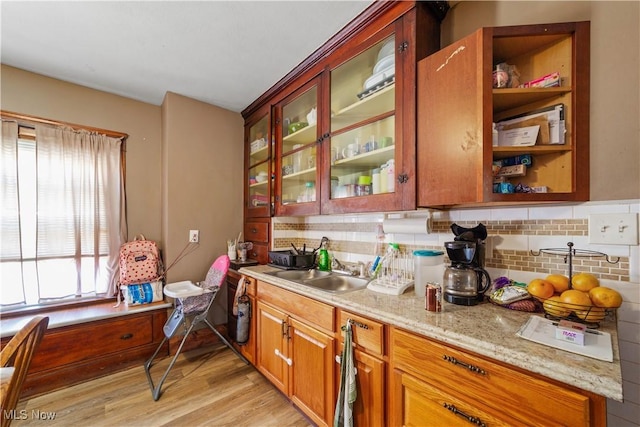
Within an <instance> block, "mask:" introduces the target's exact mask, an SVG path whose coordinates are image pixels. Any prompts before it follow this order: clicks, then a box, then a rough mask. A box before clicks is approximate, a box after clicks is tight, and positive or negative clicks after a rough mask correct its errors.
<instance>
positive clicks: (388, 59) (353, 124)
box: [322, 20, 415, 213]
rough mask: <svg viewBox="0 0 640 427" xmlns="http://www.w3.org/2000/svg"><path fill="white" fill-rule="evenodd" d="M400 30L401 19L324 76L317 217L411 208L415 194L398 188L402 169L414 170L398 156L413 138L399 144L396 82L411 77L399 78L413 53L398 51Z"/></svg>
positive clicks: (402, 180) (403, 175)
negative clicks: (323, 128) (325, 100)
mask: <svg viewBox="0 0 640 427" xmlns="http://www.w3.org/2000/svg"><path fill="white" fill-rule="evenodd" d="M400 28H401V20H399V21H398V22H397V23H395V24H392V25H390V26H388V27H386V28H385V29H384V30H382V31H380V32H379V33H378V34H376V36H375V37H373V38H372V39H369V40H367V42H365V43H364V44H362V45H361V46H359V48H358V49H355V51H357V52H358V53H357V54H355V55H352V56H350V57H348V58H343V59H341V60H339V61H336V62H335V63H334V64H335V65H332V67H331V69H330V71H329V81H330V89H329V91H328V92H329V95H328V96H329V100H330V101H329V110H328V111H326V114H327V115H328V116H327V122H328V123H329V135H330V138H327V139H324V140H323V141H322V146H323V154H324V159H326V161H325V165H326V167H325V170H326V174H325V175H323V184H324V185H323V190H325V191H323V193H322V213H346V212H365V211H380V210H394V209H398V210H399V209H412V208H414V207H415V192H414V193H413V194H403V190H405V188H400V185H403V184H404V183H405V182H406V180H405V179H406V172H407V170H410V171H411V173H413V170H414V168H415V166H411V165H410V164H409V163H410V162H406V161H404V157H403V155H405V154H407V153H406V152H405V151H404V150H405V149H407V148H408V149H411V144H414V143H415V142H414V141H415V139H414V137H409V139H410V141H409V140H406V139H404V138H403V134H402V131H403V129H402V126H399V123H400V117H401V116H402V114H401V113H400V112H401V110H402V105H403V102H404V101H403V94H402V90H401V88H402V87H403V85H402V83H401V82H402V79H404V78H408V79H412V78H413V76H412V75H409V76H407V75H403V70H404V67H403V64H404V63H410V61H411V58H407V56H411V55H412V54H411V52H410V51H409V50H408V49H406V50H403V48H402V47H403V43H404V40H401V36H400V34H398V33H397V32H396V29H400ZM353 51H354V50H352V52H353ZM410 68H411V67H410ZM409 74H411V72H409ZM410 133H411V132H407V134H410ZM414 150H415V147H414ZM413 161H415V160H413ZM411 185H414V186H415V182H413V183H411ZM403 196H404V197H403ZM403 199H404V200H403ZM405 202H406V203H407V206H405V205H404V204H403V203H405Z"/></svg>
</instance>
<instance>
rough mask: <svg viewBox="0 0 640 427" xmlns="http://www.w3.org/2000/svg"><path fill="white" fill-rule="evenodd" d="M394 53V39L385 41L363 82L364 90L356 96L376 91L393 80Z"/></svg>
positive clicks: (367, 94)
mask: <svg viewBox="0 0 640 427" xmlns="http://www.w3.org/2000/svg"><path fill="white" fill-rule="evenodd" d="M395 74H396V55H395V51H394V41H393V40H389V41H388V42H386V43H385V44H384V45H383V46H382V48H381V49H380V52H378V57H377V62H376V65H375V66H374V67H373V73H372V74H371V76H370V77H369V78H368V79H367V80H365V82H364V88H363V89H364V90H363V91H362V92H361V93H359V94H358V98H360V99H363V98H366V97H367V96H369V95H371V94H373V93H375V92H377V91H378V90H380V89H382V88H384V87H386V86H387V85H389V84H391V83H393V82H394V81H395Z"/></svg>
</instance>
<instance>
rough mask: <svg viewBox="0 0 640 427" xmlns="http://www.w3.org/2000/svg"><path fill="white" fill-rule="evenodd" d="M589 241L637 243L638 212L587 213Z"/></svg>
mask: <svg viewBox="0 0 640 427" xmlns="http://www.w3.org/2000/svg"><path fill="white" fill-rule="evenodd" d="M589 243H592V244H602V245H637V244H638V214H637V213H624V214H619V213H616V214H591V215H589Z"/></svg>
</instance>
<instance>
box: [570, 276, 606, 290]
mask: <svg viewBox="0 0 640 427" xmlns="http://www.w3.org/2000/svg"><path fill="white" fill-rule="evenodd" d="M598 286H600V281H599V280H598V278H597V277H596V276H594V275H593V274H589V273H578V274H576V275H575V276H573V277H572V278H571V287H572V288H573V289H577V290H579V291H582V292H589V291H590V290H591V289H593V288H596V287H598Z"/></svg>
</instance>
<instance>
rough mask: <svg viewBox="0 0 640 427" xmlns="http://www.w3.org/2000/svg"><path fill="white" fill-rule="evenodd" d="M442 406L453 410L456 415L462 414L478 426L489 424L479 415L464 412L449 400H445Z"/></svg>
mask: <svg viewBox="0 0 640 427" xmlns="http://www.w3.org/2000/svg"><path fill="white" fill-rule="evenodd" d="M442 406H444V407H445V408H446V409H448V410H449V411H451V412H453V413H454V414H456V415H460V416H461V417H463V418H466V419H467V421H469V422H470V423H471V424H475V425H477V426H481V427H487V425H486V424H485V423H483V422H482V420H481V419H480V418H478V417H472V416H471V415H467V414H465V413H464V412H462V411H461V410H460V409H458V408H456V407H455V406H454V405H451V404H449V403H447V402H444V403H443V404H442Z"/></svg>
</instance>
